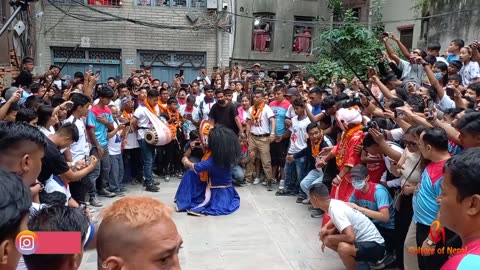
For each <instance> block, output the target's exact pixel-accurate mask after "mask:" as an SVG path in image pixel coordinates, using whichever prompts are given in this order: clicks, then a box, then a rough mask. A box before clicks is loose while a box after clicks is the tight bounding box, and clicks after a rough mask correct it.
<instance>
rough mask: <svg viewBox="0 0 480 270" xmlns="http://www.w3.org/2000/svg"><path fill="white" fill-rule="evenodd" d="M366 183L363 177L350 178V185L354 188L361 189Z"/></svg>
mask: <svg viewBox="0 0 480 270" xmlns="http://www.w3.org/2000/svg"><path fill="white" fill-rule="evenodd" d="M366 184H367V183H366V182H365V179H359V180H356V179H352V186H353V188H354V189H356V190H362V189H363V188H364V187H365V185H366Z"/></svg>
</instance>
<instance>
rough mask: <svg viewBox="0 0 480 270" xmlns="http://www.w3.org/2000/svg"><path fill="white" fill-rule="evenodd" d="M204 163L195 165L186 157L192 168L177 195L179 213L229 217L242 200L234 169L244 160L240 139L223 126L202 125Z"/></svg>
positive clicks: (184, 177) (204, 123) (186, 161)
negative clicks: (233, 183)
mask: <svg viewBox="0 0 480 270" xmlns="http://www.w3.org/2000/svg"><path fill="white" fill-rule="evenodd" d="M200 143H201V145H202V148H203V152H204V156H203V158H202V161H200V162H198V163H192V162H190V161H189V160H188V158H186V157H184V158H183V159H182V163H183V164H184V165H185V166H186V167H187V168H188V169H189V170H187V172H186V173H185V175H184V176H183V178H182V181H181V182H180V185H179V187H178V190H177V194H176V195H175V203H176V205H177V211H179V212H183V211H186V212H187V213H188V214H190V215H195V216H205V215H211V216H218V215H228V214H231V213H233V212H235V211H236V210H237V209H238V208H239V207H240V197H239V196H238V193H237V191H236V190H235V188H234V187H233V185H232V181H233V179H232V168H233V166H234V165H235V164H237V163H238V161H239V159H240V155H241V152H240V144H239V142H238V139H237V136H236V135H235V133H233V131H231V130H230V129H228V128H226V127H223V126H222V125H216V126H213V123H212V122H210V121H205V120H204V121H202V123H201V125H200Z"/></svg>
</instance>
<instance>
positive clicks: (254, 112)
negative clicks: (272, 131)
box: [252, 101, 265, 121]
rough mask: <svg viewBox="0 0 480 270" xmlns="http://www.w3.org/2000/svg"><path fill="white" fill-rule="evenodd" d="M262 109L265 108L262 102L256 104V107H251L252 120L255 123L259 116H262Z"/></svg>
mask: <svg viewBox="0 0 480 270" xmlns="http://www.w3.org/2000/svg"><path fill="white" fill-rule="evenodd" d="M263 107H265V101H262V103H260V104H258V106H253V108H252V120H253V121H257V120H258V119H260V116H261V115H262V111H263Z"/></svg>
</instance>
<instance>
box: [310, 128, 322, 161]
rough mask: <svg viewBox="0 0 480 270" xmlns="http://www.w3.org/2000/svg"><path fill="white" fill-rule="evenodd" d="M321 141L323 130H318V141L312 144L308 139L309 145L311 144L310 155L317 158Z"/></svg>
mask: <svg viewBox="0 0 480 270" xmlns="http://www.w3.org/2000/svg"><path fill="white" fill-rule="evenodd" d="M322 141H323V130H321V131H320V140H319V141H318V143H316V144H314V143H313V142H311V141H310V145H311V146H312V156H313V157H314V158H317V157H318V156H319V155H320V150H321V149H320V148H321V144H322Z"/></svg>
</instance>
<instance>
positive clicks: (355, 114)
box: [317, 106, 365, 225]
mask: <svg viewBox="0 0 480 270" xmlns="http://www.w3.org/2000/svg"><path fill="white" fill-rule="evenodd" d="M336 120H337V123H338V126H339V127H340V128H341V129H342V131H343V133H342V138H341V140H340V142H339V143H338V144H337V145H336V146H335V147H334V148H333V149H332V151H331V152H330V153H329V154H328V155H327V156H325V157H324V158H322V159H321V160H320V161H319V162H318V164H317V167H323V166H325V164H327V163H328V161H329V160H330V159H332V158H335V159H336V162H337V167H338V170H339V173H338V175H337V176H336V177H335V178H334V179H333V181H332V190H331V192H330V197H331V198H333V199H336V200H341V201H344V202H348V200H349V198H350V195H352V192H353V186H352V181H351V176H350V170H351V169H352V168H353V167H354V166H355V165H357V164H360V163H361V158H360V154H359V153H357V152H356V151H355V146H356V145H359V144H362V141H363V138H364V137H365V135H364V133H363V131H362V122H363V116H362V113H361V112H360V109H359V108H358V107H356V106H355V107H350V108H348V109H346V108H342V109H340V110H338V111H337V114H336ZM329 220H330V217H328V215H327V214H325V215H324V217H323V225H325V224H327V222H328V221H329Z"/></svg>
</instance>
